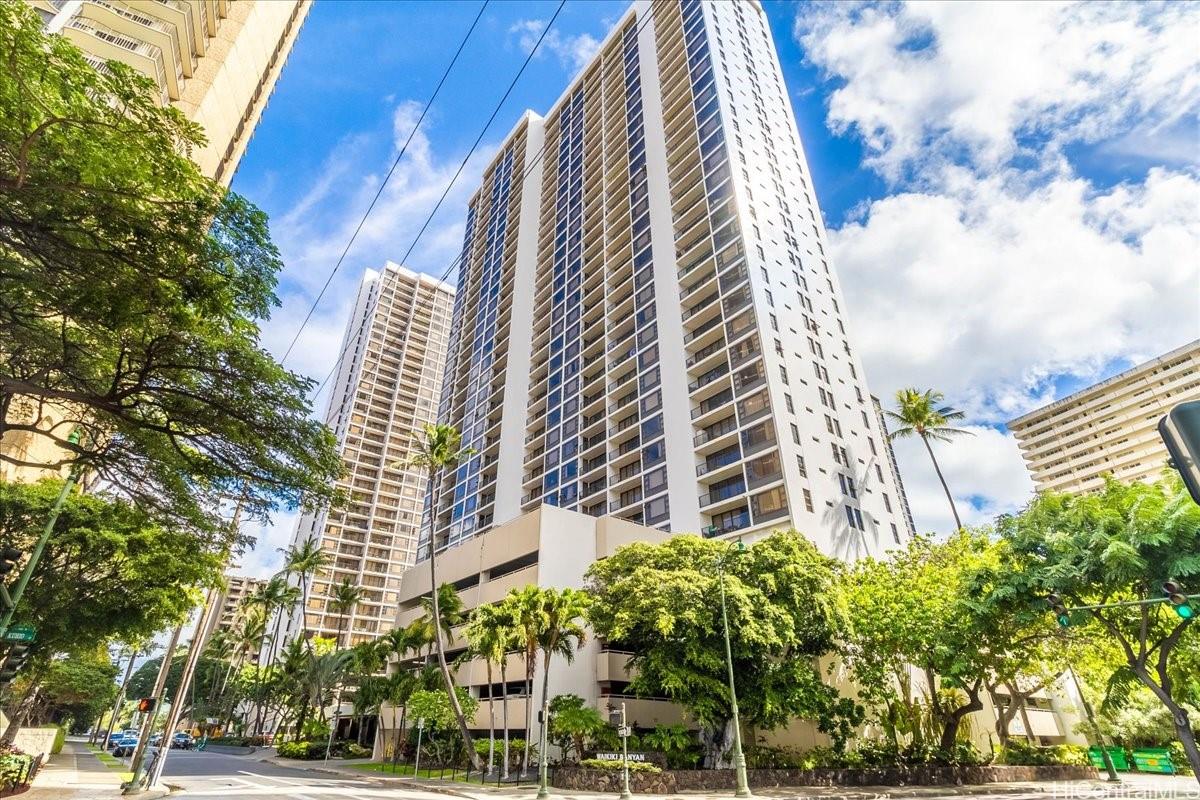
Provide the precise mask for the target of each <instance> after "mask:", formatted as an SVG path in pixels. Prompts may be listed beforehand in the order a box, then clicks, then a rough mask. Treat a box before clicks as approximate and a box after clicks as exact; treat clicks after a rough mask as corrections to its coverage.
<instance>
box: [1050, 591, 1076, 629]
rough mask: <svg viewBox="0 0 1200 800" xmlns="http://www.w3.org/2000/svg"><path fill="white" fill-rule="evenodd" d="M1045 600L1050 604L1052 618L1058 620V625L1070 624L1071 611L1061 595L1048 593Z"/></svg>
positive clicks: (1065, 625)
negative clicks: (1052, 613)
mask: <svg viewBox="0 0 1200 800" xmlns="http://www.w3.org/2000/svg"><path fill="white" fill-rule="evenodd" d="M1046 602H1047V603H1049V604H1050V610H1051V611H1053V612H1054V618H1055V619H1056V620H1058V624H1059V625H1061V626H1062V627H1064V628H1065V627H1067V626H1068V625H1070V624H1071V612H1070V611H1068V610H1067V607H1066V606H1065V605H1064V604H1063V601H1062V598H1061V597H1059V596H1058V595H1056V594H1048V595H1046Z"/></svg>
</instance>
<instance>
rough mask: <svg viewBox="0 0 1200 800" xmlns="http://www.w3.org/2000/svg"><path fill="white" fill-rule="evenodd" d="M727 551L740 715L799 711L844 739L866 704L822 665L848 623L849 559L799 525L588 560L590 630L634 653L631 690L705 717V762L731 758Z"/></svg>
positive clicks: (767, 721)
mask: <svg viewBox="0 0 1200 800" xmlns="http://www.w3.org/2000/svg"><path fill="white" fill-rule="evenodd" d="M722 560H724V561H725V562H726V567H725V581H726V588H727V598H728V608H729V629H730V644H731V648H732V651H733V668H734V672H735V674H736V675H737V693H738V706H739V708H740V710H741V716H742V719H743V722H744V723H745V724H747V725H750V726H753V727H755V728H758V729H762V730H771V729H774V728H778V727H780V726H781V725H784V724H786V723H787V722H789V721H790V720H792V719H794V718H796V717H801V718H805V719H809V720H813V721H815V722H816V724H817V727H818V728H820V729H821V730H822V731H825V732H826V733H828V734H829V735H830V736H831V737H832V738H833V740H834V742H835V744H837V745H838V746H842V745H843V744H844V741H845V739H846V738H847V737H848V736H849V735H850V733H851V731H852V729H853V726H854V725H856V724H857V723H858V722H859V721H860V720H861V718H862V711H861V709H859V708H858V707H857V706H856V705H855V704H854V703H853V702H852V701H851V700H849V699H847V698H843V697H840V696H839V694H838V692H837V691H836V690H835V689H834V688H832V687H830V686H828V685H826V684H825V682H824V681H823V680H822V677H821V672H820V668H819V666H818V664H817V661H818V659H820V658H821V657H822V656H825V655H827V654H831V653H833V652H834V650H835V646H836V643H837V642H838V641H839V640H840V639H842V638H843V637H844V635H845V633H846V630H847V618H846V610H845V608H844V606H843V604H842V602H841V600H840V594H839V592H838V585H837V576H838V571H839V569H840V568H839V566H838V563H837V562H836V561H834V560H832V559H830V558H827V557H826V556H824V555H822V554H821V553H820V552H819V551H818V550H817V549H816V547H814V546H813V545H812V543H811V542H809V541H808V540H807V539H805V538H804V537H803V536H802V535H801V534H799V533H797V532H795V531H787V532H783V531H778V532H776V533H773V534H771V535H770V536H768V537H766V538H764V539H762V540H760V541H758V542H757V543H755V544H754V546H753V547H750V548H749V549H747V550H746V551H745V552H744V553H741V554H740V555H738V556H736V557H732V558H731V557H729V543H728V542H720V541H711V540H707V539H702V538H700V537H697V536H676V537H673V538H671V539H669V540H667V541H666V542H664V543H662V544H654V545H652V544H644V543H638V544H630V545H627V546H625V547H622V548H620V549H618V550H617V552H616V553H615V554H613V555H612V556H610V557H609V558H606V559H604V560H602V561H599V562H597V563H595V564H593V565H592V567H591V568H590V569H589V570H588V573H587V585H588V589H589V591H590V592H591V593H592V596H593V602H592V605H591V607H590V609H589V617H590V619H591V624H592V628H593V629H594V631H595V633H596V635H597V636H600V637H603V638H604V639H606V640H608V641H609V642H613V643H620V645H621V647H622V648H624V649H629V650H631V651H633V652H634V653H635V655H633V656H631V657H630V662H629V664H630V667H631V671H632V672H633V680H632V682H631V684H630V686H631V688H632V690H633V691H634V692H636V693H638V694H642V695H649V696H656V697H668V698H670V699H672V700H674V701H676V702H678V703H680V704H681V705H682V706H683V707H684V708H686V709H687V710H688V712H689V713H690V714H691V716H692V717H693V718H694V719H695V720H696V721H697V722H698V723H699V725H700V728H701V737H702V740H703V742H704V745H705V756H706V760H707V762H708V764H709V765H710V766H717V765H719V764H724V763H726V759H727V750H728V747H729V745H730V743H731V741H732V727H731V722H732V719H731V718H732V713H731V709H730V701H729V690H728V686H727V682H726V681H727V677H726V664H725V645H724V638H723V636H722V625H721V612H720V601H719V583H718V580H719V578H718V575H719V572H718V563H720V562H721V561H722Z"/></svg>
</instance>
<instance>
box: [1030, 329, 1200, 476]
mask: <svg viewBox="0 0 1200 800" xmlns="http://www.w3.org/2000/svg"><path fill="white" fill-rule="evenodd" d="M1197 397H1200V339H1197V340H1195V341H1193V342H1190V343H1188V344H1186V345H1184V346H1182V347H1179V348H1177V349H1175V350H1172V351H1171V352H1169V353H1166V354H1164V355H1162V356H1159V357H1158V358H1155V359H1152V360H1150V361H1147V362H1145V363H1143V364H1138V365H1137V366H1136V367H1133V368H1131V369H1128V370H1125V371H1124V372H1122V373H1120V374H1118V375H1114V376H1113V377H1111V378H1109V379H1108V380H1105V381H1101V382H1100V383H1097V384H1095V385H1094V386H1089V387H1087V388H1086V389H1081V390H1080V391H1078V392H1075V393H1074V394H1071V395H1068V396H1067V397H1064V398H1063V399H1061V400H1057V401H1055V402H1053V403H1051V404H1049V405H1047V406H1043V407H1042V408H1039V409H1037V410H1035V411H1031V412H1029V413H1028V414H1025V415H1024V416H1021V417H1018V418H1017V419H1014V420H1013V421H1012V422H1010V423H1008V428H1009V430H1011V431H1012V432H1013V435H1014V436H1016V438H1017V442H1018V444H1019V446H1020V448H1021V455H1022V456H1023V457H1024V458H1025V463H1026V464H1027V465H1028V466H1029V472H1030V473H1031V474H1032V476H1033V480H1034V483H1035V484H1037V488H1038V489H1039V490H1046V491H1055V492H1090V491H1095V490H1097V489H1099V488H1101V487H1102V486H1103V485H1104V479H1103V476H1104V475H1105V474H1110V475H1112V476H1113V477H1115V478H1117V479H1118V480H1121V481H1156V480H1158V479H1159V478H1160V477H1161V476H1162V474H1163V468H1164V467H1165V466H1166V463H1167V449H1166V447H1165V446H1164V445H1163V442H1162V439H1161V438H1160V437H1159V435H1158V429H1157V426H1158V421H1159V419H1161V418H1162V416H1163V415H1164V414H1166V413H1167V411H1169V410H1170V409H1171V407H1172V406H1174V405H1175V404H1176V403H1180V402H1182V401H1184V400H1188V399H1195V398H1197Z"/></svg>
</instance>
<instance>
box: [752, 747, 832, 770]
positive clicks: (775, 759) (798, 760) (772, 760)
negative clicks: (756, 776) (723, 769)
mask: <svg viewBox="0 0 1200 800" xmlns="http://www.w3.org/2000/svg"><path fill="white" fill-rule="evenodd" d="M818 749H822V750H823V749H826V748H818ZM809 752H810V753H811V752H812V751H809ZM807 755H808V753H801V752H800V751H799V750H797V749H795V748H794V747H779V746H776V745H769V744H756V745H755V746H754V748H753V749H752V750H750V751H749V752H747V753H746V765H747V766H749V767H750V768H751V769H812V768H813V765H811V764H807V763H806V758H805V757H806V756H807Z"/></svg>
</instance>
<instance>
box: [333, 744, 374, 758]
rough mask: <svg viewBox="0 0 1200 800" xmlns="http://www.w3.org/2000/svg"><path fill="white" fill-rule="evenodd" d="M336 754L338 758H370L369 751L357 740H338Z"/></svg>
mask: <svg viewBox="0 0 1200 800" xmlns="http://www.w3.org/2000/svg"><path fill="white" fill-rule="evenodd" d="M338 745H339V747H338V748H337V754H338V756H339V757H340V758H370V757H371V751H370V750H368V749H367V748H365V747H363V746H362V745H360V744H359V743H358V742H339V743H338Z"/></svg>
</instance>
